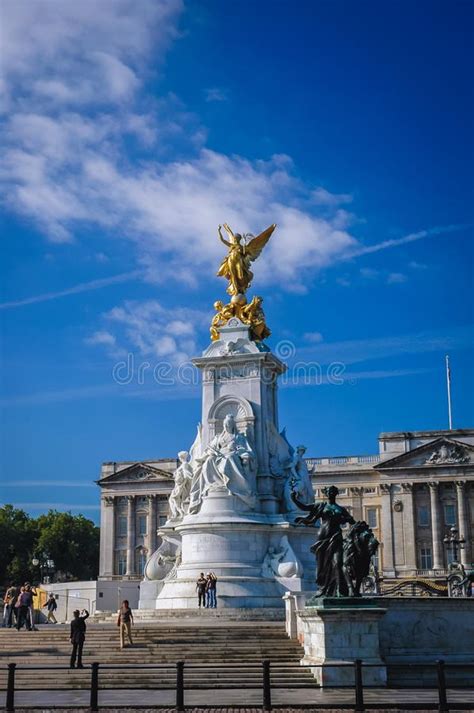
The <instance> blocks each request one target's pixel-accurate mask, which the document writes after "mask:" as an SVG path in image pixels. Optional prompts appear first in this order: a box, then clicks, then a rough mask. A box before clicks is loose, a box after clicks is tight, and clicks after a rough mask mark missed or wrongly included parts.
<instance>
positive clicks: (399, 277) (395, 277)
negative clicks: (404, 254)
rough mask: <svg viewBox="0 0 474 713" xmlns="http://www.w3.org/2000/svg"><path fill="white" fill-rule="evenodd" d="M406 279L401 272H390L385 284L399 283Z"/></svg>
mask: <svg viewBox="0 0 474 713" xmlns="http://www.w3.org/2000/svg"><path fill="white" fill-rule="evenodd" d="M407 280H408V278H407V276H406V275H404V274H403V273H402V272H391V273H390V274H389V275H388V276H387V284H388V285H400V284H402V283H403V282H406V281H407Z"/></svg>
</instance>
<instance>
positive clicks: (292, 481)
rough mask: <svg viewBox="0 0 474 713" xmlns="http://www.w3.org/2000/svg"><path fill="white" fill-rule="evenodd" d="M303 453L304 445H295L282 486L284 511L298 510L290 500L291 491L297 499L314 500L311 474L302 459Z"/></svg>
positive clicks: (304, 450)
mask: <svg viewBox="0 0 474 713" xmlns="http://www.w3.org/2000/svg"><path fill="white" fill-rule="evenodd" d="M305 453H306V446H297V447H296V451H294V452H293V453H292V455H291V460H290V462H289V464H288V466H287V476H286V480H285V484H284V486H283V502H284V506H285V510H286V512H292V511H293V512H294V511H298V510H299V508H298V506H297V505H296V504H295V503H294V501H293V500H292V497H291V494H292V493H296V495H297V497H298V499H299V500H302V501H303V502H306V503H307V502H312V501H313V500H314V491H313V485H312V483H311V476H310V474H309V471H308V466H307V465H306V461H305V459H304V454H305Z"/></svg>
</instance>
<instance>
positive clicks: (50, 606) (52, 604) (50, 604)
mask: <svg viewBox="0 0 474 713" xmlns="http://www.w3.org/2000/svg"><path fill="white" fill-rule="evenodd" d="M57 608H58V605H57V602H56V597H55V596H54V594H53V593H51V594H50V595H49V597H48V601H47V602H46V604H45V605H44V607H43V609H47V610H48V617H47V622H48V624H50V623H51V624H57V623H58V622H57V620H56V617H55V615H54V612H55V611H56V609H57Z"/></svg>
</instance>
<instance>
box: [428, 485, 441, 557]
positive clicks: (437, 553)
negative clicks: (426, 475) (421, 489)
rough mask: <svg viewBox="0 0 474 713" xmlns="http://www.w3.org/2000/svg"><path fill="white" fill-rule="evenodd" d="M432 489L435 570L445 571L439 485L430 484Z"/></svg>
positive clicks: (432, 531) (432, 535)
mask: <svg viewBox="0 0 474 713" xmlns="http://www.w3.org/2000/svg"><path fill="white" fill-rule="evenodd" d="M428 487H429V489H430V505H431V538H432V541H433V569H443V567H444V557H443V542H442V534H443V533H442V532H441V530H442V528H441V518H440V513H439V485H438V483H436V482H430V483H428Z"/></svg>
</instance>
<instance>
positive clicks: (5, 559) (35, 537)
mask: <svg viewBox="0 0 474 713" xmlns="http://www.w3.org/2000/svg"><path fill="white" fill-rule="evenodd" d="M0 542H1V543H2V547H0V584H3V585H8V584H9V583H10V582H15V583H16V584H20V583H23V582H25V581H35V582H36V581H39V578H40V571H39V568H37V567H36V568H35V567H33V563H32V560H33V558H34V557H38V559H40V560H41V559H43V558H44V557H47V558H51V559H53V560H54V563H55V570H56V572H57V574H58V576H59V577H61V578H62V577H65V578H68V579H69V578H70V579H95V578H96V577H97V574H98V571H99V528H98V527H96V525H94V523H93V522H92V521H91V520H88V519H87V518H85V517H84V516H83V515H72V514H71V513H70V512H57V511H55V510H50V511H49V513H48V514H47V515H40V516H39V517H38V518H36V519H34V518H31V517H30V516H29V515H27V513H25V512H24V511H23V510H18V509H16V508H14V507H13V505H4V506H3V507H2V508H0Z"/></svg>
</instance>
